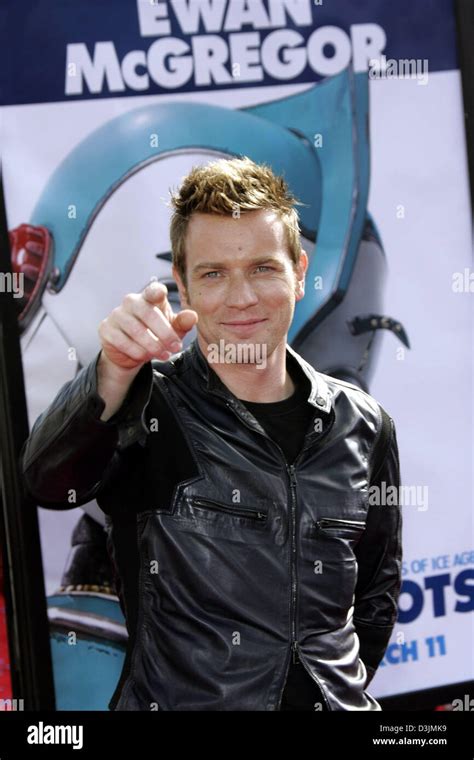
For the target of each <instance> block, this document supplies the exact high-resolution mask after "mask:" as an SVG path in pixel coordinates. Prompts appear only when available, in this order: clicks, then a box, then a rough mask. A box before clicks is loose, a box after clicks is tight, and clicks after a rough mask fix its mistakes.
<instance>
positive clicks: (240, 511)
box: [187, 496, 268, 522]
mask: <svg viewBox="0 0 474 760" xmlns="http://www.w3.org/2000/svg"><path fill="white" fill-rule="evenodd" d="M187 501H188V503H189V504H190V505H191V507H192V508H193V509H198V510H211V512H213V511H215V512H222V513H223V514H227V515H233V516H235V517H244V518H246V519H248V520H256V521H259V522H264V521H265V520H266V519H267V517H268V512H267V511H265V510H263V509H255V507H251V506H248V505H245V504H239V505H236V504H224V502H221V501H215V500H214V499H204V498H202V497H201V496H188V497H187Z"/></svg>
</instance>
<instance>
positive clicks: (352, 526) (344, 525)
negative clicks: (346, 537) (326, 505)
mask: <svg viewBox="0 0 474 760" xmlns="http://www.w3.org/2000/svg"><path fill="white" fill-rule="evenodd" d="M315 525H316V528H317V529H318V530H322V531H323V532H324V531H325V530H326V529H328V530H332V529H334V530H341V531H344V530H346V529H347V530H349V531H352V533H354V530H355V531H356V532H357V533H362V532H363V530H364V528H365V522H363V521H362V520H341V519H339V518H337V517H322V518H321V519H320V520H316V521H315Z"/></svg>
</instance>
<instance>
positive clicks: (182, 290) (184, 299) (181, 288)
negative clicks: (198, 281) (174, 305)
mask: <svg viewBox="0 0 474 760" xmlns="http://www.w3.org/2000/svg"><path fill="white" fill-rule="evenodd" d="M171 271H172V273H173V277H174V279H175V280H176V284H177V286H178V292H179V299H180V301H181V308H182V309H190V308H191V306H190V304H189V300H188V290H187V288H186V286H185V284H184V282H183V281H182V279H181V277H180V274H179V272H178V270H177V268H176V267H175V265H174V264H173V266H172V267H171Z"/></svg>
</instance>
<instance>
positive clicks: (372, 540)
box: [22, 340, 402, 711]
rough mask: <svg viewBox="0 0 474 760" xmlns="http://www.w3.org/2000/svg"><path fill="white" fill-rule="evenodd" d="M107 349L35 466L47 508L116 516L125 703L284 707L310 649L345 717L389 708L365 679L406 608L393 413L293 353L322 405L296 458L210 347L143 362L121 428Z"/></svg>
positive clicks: (43, 431)
mask: <svg viewBox="0 0 474 760" xmlns="http://www.w3.org/2000/svg"><path fill="white" fill-rule="evenodd" d="M99 355H100V354H98V355H97V356H96V358H95V360H94V361H93V362H91V363H90V364H89V365H88V366H87V367H85V368H84V369H82V370H81V371H80V372H79V374H78V375H77V376H76V377H75V378H74V379H73V380H72V381H69V382H68V383H66V384H65V385H64V386H63V387H62V388H61V390H60V391H59V393H58V395H57V396H56V398H55V399H54V401H53V402H52V404H51V405H50V406H49V407H48V409H46V411H45V412H44V413H43V414H42V415H40V417H39V418H38V419H37V421H36V422H35V424H34V426H33V429H32V431H31V434H30V436H29V438H28V440H27V441H26V443H25V446H24V448H23V451H22V467H23V473H24V478H25V485H26V488H27V490H28V491H29V493H30V495H31V496H32V497H33V498H34V499H35V500H36V503H38V504H40V505H41V506H44V507H50V508H55V509H64V508H72V507H76V506H78V505H80V504H84V503H86V502H87V501H90V500H91V499H93V498H96V499H97V502H98V504H99V506H100V507H101V508H102V509H103V511H104V512H105V513H106V516H107V517H106V520H107V527H108V532H109V547H110V551H111V557H112V559H113V563H114V566H115V567H116V569H117V582H118V591H119V596H120V599H121V603H122V607H123V609H124V612H125V614H126V618H127V626H128V629H129V634H130V640H129V647H128V651H127V656H126V660H125V664H124V669H123V672H122V676H121V679H120V682H119V684H118V686H117V688H116V690H115V693H114V695H113V698H112V700H111V702H110V704H109V707H110V709H114V710H153V709H161V710H252V711H256V710H278V709H279V705H280V701H281V697H282V693H283V689H284V686H285V679H286V673H287V671H288V668H289V664H290V658H292V657H293V658H298V657H299V658H300V660H301V662H302V664H303V666H304V667H305V668H306V670H307V671H308V673H309V674H310V675H311V676H312V678H313V679H314V680H315V681H316V683H317V684H318V686H319V688H320V690H321V692H322V695H323V699H324V701H325V706H326V707H327V708H328V709H329V710H380V709H381V708H380V705H379V703H378V702H377V700H376V699H374V697H372V696H371V695H370V694H369V693H368V692H367V691H366V688H367V685H368V683H369V682H370V680H371V678H372V677H373V674H374V673H375V670H376V668H377V666H378V664H379V662H380V660H381V659H382V657H383V654H384V652H385V649H386V646H387V643H388V640H389V638H390V635H391V632H392V629H393V626H394V623H395V621H396V617H397V601H398V596H399V592H400V585H401V529H402V520H401V508H400V507H399V506H388V505H386V506H382V505H380V504H378V503H377V504H373V503H371V499H370V498H369V497H370V495H371V494H372V493H373V492H372V491H370V493H369V487H370V486H374V485H377V484H380V483H382V482H383V481H385V482H386V485H387V487H388V486H391V485H395V486H399V484H400V473H399V461H398V449H397V440H396V432H395V426H394V423H393V420H392V418H391V417H390V416H389V415H388V414H387V413H386V412H385V410H384V409H383V408H382V407H381V405H380V404H379V403H378V402H377V401H375V399H374V398H372V397H371V396H370V395H368V394H367V393H365V392H364V391H362V390H360V389H359V388H357V387H356V386H355V385H351V384H349V383H346V382H343V381H340V380H336V379H335V378H333V377H330V376H328V375H325V374H322V373H320V372H318V371H316V370H315V369H314V368H313V367H311V366H310V365H309V364H308V363H307V362H305V361H304V360H303V358H302V357H301V356H299V355H298V354H297V353H296V352H295V351H294V350H293V349H292V348H291V347H290V346H287V363H288V362H293V363H294V364H295V369H296V370H297V371H299V372H304V373H305V374H306V375H307V377H308V378H309V379H310V382H311V393H310V396H309V398H308V403H309V404H311V405H312V407H314V422H313V424H312V425H311V426H310V428H309V430H308V431H307V434H306V438H305V441H304V445H303V448H302V450H301V452H300V454H299V455H298V457H297V459H296V460H295V462H294V463H293V464H291V465H289V464H287V462H286V460H285V457H284V455H283V452H282V450H281V449H280V447H279V446H278V445H277V444H276V443H274V442H273V441H272V440H271V439H270V438H269V436H268V435H267V434H266V433H265V431H264V430H263V428H262V427H261V426H260V425H259V423H258V422H257V420H256V419H255V418H254V417H253V415H252V414H251V413H250V411H248V410H247V409H246V407H245V406H244V405H243V404H242V403H241V402H240V401H239V400H238V399H237V398H236V397H235V396H234V395H233V394H232V393H231V391H230V390H229V389H228V388H227V387H226V386H225V385H224V384H223V383H222V382H221V381H220V379H219V377H218V375H217V374H216V373H215V372H214V371H213V370H212V367H211V366H210V365H209V364H208V362H207V360H206V358H205V356H204V355H203V353H202V351H201V349H200V347H199V344H198V343H197V340H195V341H194V342H193V343H192V344H191V345H190V346H189V347H188V348H187V349H186V350H185V351H183V352H182V353H181V354H179V355H178V356H175V357H174V358H173V359H172V360H171V361H167V362H159V361H156V360H154V361H153V362H148V363H147V364H146V365H144V366H143V367H142V368H141V370H140V372H139V373H138V375H137V376H136V378H135V380H134V382H133V384H132V386H131V388H130V391H129V393H128V396H127V399H126V400H125V402H124V404H123V406H122V408H121V409H120V410H119V412H118V413H117V414H116V415H114V417H112V418H111V419H110V420H108V421H107V422H103V421H101V420H100V419H99V417H100V414H101V413H102V411H103V409H104V406H105V403H104V401H103V399H102V398H101V397H100V396H99V395H98V393H97V376H96V366H97V362H98V359H99ZM384 422H385V425H384V424H383V423H384ZM387 430H388V435H382V433H383V432H384V431H385V433H386V432H387ZM119 526H120V527H121V529H120V531H119ZM134 556H135V558H136V566H135V571H136V572H133V571H132V570H130V567H131V565H132V564H133V557H134Z"/></svg>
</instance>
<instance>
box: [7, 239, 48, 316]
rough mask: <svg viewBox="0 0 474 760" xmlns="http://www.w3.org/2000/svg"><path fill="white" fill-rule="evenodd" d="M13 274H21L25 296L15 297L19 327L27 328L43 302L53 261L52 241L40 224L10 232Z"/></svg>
mask: <svg viewBox="0 0 474 760" xmlns="http://www.w3.org/2000/svg"><path fill="white" fill-rule="evenodd" d="M8 235H9V238H10V257H11V267H12V274H14V275H21V279H22V280H23V285H22V287H23V294H22V296H21V298H15V303H16V304H17V307H18V311H19V316H18V321H19V324H20V328H22V329H24V328H25V327H26V325H27V324H28V321H29V320H30V319H31V317H32V316H33V314H34V312H35V307H36V306H37V305H38V304H39V302H40V296H41V293H42V292H43V290H44V288H45V286H46V283H47V281H48V276H49V270H50V268H51V262H52V239H51V235H50V233H49V230H48V229H47V228H46V227H42V226H41V225H36V226H33V225H32V224H20V225H19V226H18V227H15V229H14V230H10V232H9V233H8Z"/></svg>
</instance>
